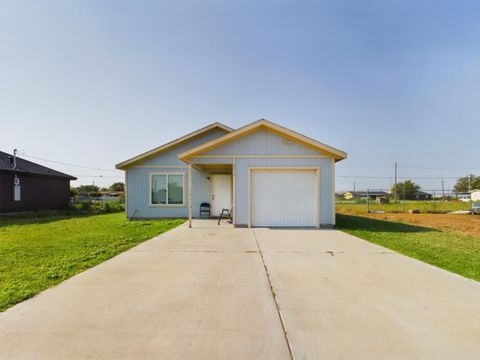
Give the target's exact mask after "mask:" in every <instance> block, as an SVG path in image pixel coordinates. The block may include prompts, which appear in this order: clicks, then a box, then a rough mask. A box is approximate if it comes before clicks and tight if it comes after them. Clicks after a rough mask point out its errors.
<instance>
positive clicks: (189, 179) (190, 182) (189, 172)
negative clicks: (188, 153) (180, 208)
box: [188, 164, 193, 228]
mask: <svg viewBox="0 0 480 360" xmlns="http://www.w3.org/2000/svg"><path fill="white" fill-rule="evenodd" d="M192 198H193V196H192V164H189V165H188V227H189V228H191V227H192Z"/></svg>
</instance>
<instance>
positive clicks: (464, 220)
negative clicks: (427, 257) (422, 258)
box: [341, 211, 480, 238]
mask: <svg viewBox="0 0 480 360" xmlns="http://www.w3.org/2000/svg"><path fill="white" fill-rule="evenodd" d="M341 213H344V214H352V213H351V212H344V211H341ZM352 215H360V216H365V217H369V218H372V219H378V220H388V221H396V222H402V223H405V224H411V225H418V226H424V227H430V228H435V229H439V230H443V231H453V232H456V233H460V234H463V235H468V236H474V237H478V238H480V216H476V215H455V214H367V213H363V214H358V213H355V214H352Z"/></svg>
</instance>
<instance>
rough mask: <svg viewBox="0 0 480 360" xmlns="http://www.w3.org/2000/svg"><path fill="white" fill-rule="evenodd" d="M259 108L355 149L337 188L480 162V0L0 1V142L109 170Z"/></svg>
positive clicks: (436, 182)
mask: <svg viewBox="0 0 480 360" xmlns="http://www.w3.org/2000/svg"><path fill="white" fill-rule="evenodd" d="M262 117H263V118H267V119H269V120H272V121H274V122H278V123H280V124H282V125H284V126H287V127H289V128H291V129H293V130H296V131H298V132H300V133H303V134H306V135H308V136H310V137H313V138H316V139H318V140H320V141H322V142H325V143H327V144H329V145H332V146H335V147H338V148H340V149H342V150H345V151H347V152H348V153H349V158H348V159H347V160H345V161H342V162H340V163H339V164H338V167H337V175H338V176H339V177H338V178H337V190H345V189H350V188H351V187H352V183H353V181H356V186H357V189H361V188H366V187H370V188H380V187H383V188H385V187H389V186H390V184H391V180H390V179H389V178H388V177H391V176H393V163H394V161H398V164H399V176H407V177H410V176H411V177H416V179H414V180H415V181H416V182H418V183H419V184H420V185H422V187H423V188H424V189H439V188H440V187H441V185H440V178H441V177H442V176H443V177H445V178H446V180H445V183H446V186H447V187H451V186H452V185H453V183H454V180H452V179H448V178H449V177H455V176H457V175H463V174H468V173H472V172H473V173H477V174H480V161H479V146H480V143H479V141H480V139H479V134H480V2H479V1H390V0H388V1H387V0H385V1H338V0H337V1H235V2H229V1H218V2H212V1H170V2H164V1H85V0H81V1H80V0H79V1H60V0H59V1H19V0H13V1H5V0H4V1H2V2H1V3H0V125H1V128H0V149H1V150H3V151H8V152H10V151H11V150H12V149H13V148H18V149H22V150H24V151H25V154H27V155H30V156H35V157H38V158H43V159H49V160H56V161H59V162H66V163H73V164H78V165H84V166H87V167H95V168H102V169H113V168H114V164H115V163H117V162H120V161H123V160H125V159H127V158H129V157H131V156H133V155H137V154H138V153H140V152H143V151H145V150H148V149H150V148H153V147H155V146H158V145H161V144H162V143H164V142H166V141H169V140H171V139H174V138H177V137H179V136H182V135H183V134H185V133H187V132H190V131H193V130H196V129H197V128H199V127H202V126H204V125H206V124H209V123H211V122H214V121H220V122H223V123H225V124H227V125H230V126H232V127H239V126H242V125H244V124H246V123H249V122H252V121H254V120H257V119H259V118H262ZM38 162H40V163H42V164H45V165H48V166H51V167H54V168H56V169H58V170H61V171H65V172H68V173H71V174H74V175H80V179H79V181H77V182H76V184H77V185H78V184H85V183H91V182H92V181H95V182H96V183H97V184H100V185H107V184H109V183H111V182H113V181H115V180H121V178H113V177H112V178H106V177H104V178H99V177H98V176H99V175H103V176H122V173H121V172H115V171H113V170H110V171H104V170H101V171H100V170H90V169H82V168H75V167H69V166H65V165H60V164H55V163H48V162H45V161H38ZM345 176H371V177H386V178H385V179H381V178H374V179H365V178H361V177H359V178H356V179H355V178H349V177H345ZM420 177H438V178H437V179H420Z"/></svg>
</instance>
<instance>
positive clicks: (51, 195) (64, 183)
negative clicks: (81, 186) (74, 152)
mask: <svg viewBox="0 0 480 360" xmlns="http://www.w3.org/2000/svg"><path fill="white" fill-rule="evenodd" d="M76 179H77V178H76V177H73V176H70V175H67V174H64V173H61V172H59V171H56V170H53V169H50V168H47V167H45V166H42V165H39V164H36V163H34V162H31V161H28V160H25V159H21V158H19V157H13V155H10V154H7V153H5V152H2V151H0V213H11V212H20V211H37V210H53V209H65V208H67V207H68V205H69V200H70V180H76Z"/></svg>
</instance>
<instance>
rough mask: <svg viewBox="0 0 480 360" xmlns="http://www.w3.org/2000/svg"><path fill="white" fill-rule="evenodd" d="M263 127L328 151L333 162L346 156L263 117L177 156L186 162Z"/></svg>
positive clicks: (317, 148)
mask: <svg viewBox="0 0 480 360" xmlns="http://www.w3.org/2000/svg"><path fill="white" fill-rule="evenodd" d="M262 127H265V128H267V129H270V130H272V131H274V132H279V133H281V135H282V136H289V137H292V138H294V139H297V141H298V140H300V141H301V142H302V143H304V145H307V146H309V147H313V148H315V149H316V150H319V151H323V152H326V153H328V154H329V155H331V156H332V158H334V159H335V162H337V161H341V160H344V159H346V158H347V153H346V152H344V151H341V150H338V149H335V148H333V147H331V146H329V145H326V144H323V143H321V142H319V141H317V140H314V139H310V138H308V137H306V136H304V135H302V134H299V133H296V132H294V131H292V130H290V129H287V128H285V127H283V126H280V125H277V124H275V123H272V122H271V121H268V120H265V119H260V120H257V121H255V122H253V123H251V124H248V125H246V126H243V127H241V128H240V129H237V130H235V131H233V132H231V133H229V134H226V135H224V136H222V137H220V138H217V139H214V140H211V141H208V142H206V143H204V144H201V145H198V146H196V147H194V148H192V149H189V150H187V151H184V152H183V153H180V154H178V158H179V159H180V160H182V161H184V162H186V163H188V160H189V159H190V158H192V157H195V156H196V155H198V154H200V153H202V152H205V151H209V150H211V149H213V148H217V147H219V146H222V145H224V144H226V143H228V142H230V141H234V140H235V139H237V138H240V137H241V136H242V135H243V136H245V135H248V134H249V133H251V132H253V131H256V130H257V129H259V128H262Z"/></svg>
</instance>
